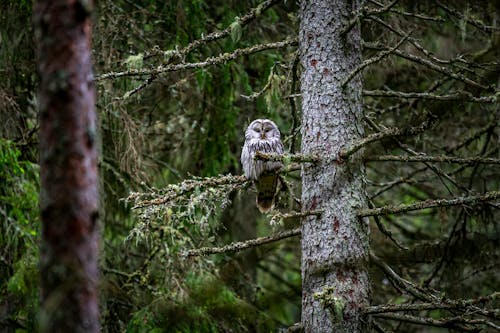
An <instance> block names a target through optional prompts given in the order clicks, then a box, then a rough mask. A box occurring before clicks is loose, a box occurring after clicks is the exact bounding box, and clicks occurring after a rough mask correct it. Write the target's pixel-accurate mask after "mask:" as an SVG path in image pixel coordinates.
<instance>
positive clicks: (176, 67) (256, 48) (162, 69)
mask: <svg viewBox="0 0 500 333" xmlns="http://www.w3.org/2000/svg"><path fill="white" fill-rule="evenodd" d="M292 45H297V39H287V40H284V41H280V42H274V43H266V44H258V45H253V46H250V47H247V48H243V49H236V50H234V51H233V52H230V53H223V54H220V55H218V56H216V57H210V58H207V59H205V61H200V62H191V63H180V64H171V65H166V66H162V65H160V66H157V67H156V68H142V69H130V70H127V71H122V72H110V73H106V74H101V75H97V76H96V78H95V79H96V81H102V80H108V79H116V78H120V77H138V76H139V77H142V76H149V75H158V74H163V73H168V72H177V71H180V70H186V69H198V68H205V67H209V66H215V65H221V64H225V63H227V62H229V61H232V60H234V59H237V58H239V57H242V56H245V55H250V54H253V53H257V52H261V51H264V50H270V49H280V48H285V47H288V46H292Z"/></svg>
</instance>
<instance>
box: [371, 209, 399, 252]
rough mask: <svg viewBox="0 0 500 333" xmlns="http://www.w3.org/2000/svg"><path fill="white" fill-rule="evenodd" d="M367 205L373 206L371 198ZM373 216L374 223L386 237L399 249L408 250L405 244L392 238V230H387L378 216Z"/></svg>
mask: <svg viewBox="0 0 500 333" xmlns="http://www.w3.org/2000/svg"><path fill="white" fill-rule="evenodd" d="M368 207H370V208H375V205H374V204H373V202H372V201H371V200H369V201H368ZM373 218H374V220H375V223H376V224H377V227H378V229H379V230H380V232H381V233H383V234H384V235H385V236H387V238H389V239H390V240H391V241H392V242H393V243H394V244H395V245H396V246H397V247H398V248H400V249H401V250H409V249H408V248H407V247H406V246H404V245H402V244H400V243H399V241H398V240H397V239H396V238H394V236H393V235H392V232H390V231H389V230H387V229H386V228H385V226H384V225H383V224H382V222H381V221H380V219H379V217H378V216H374V217H373Z"/></svg>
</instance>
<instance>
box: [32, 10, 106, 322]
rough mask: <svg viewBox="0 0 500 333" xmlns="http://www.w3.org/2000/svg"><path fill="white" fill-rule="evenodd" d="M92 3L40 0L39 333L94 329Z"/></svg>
mask: <svg viewBox="0 0 500 333" xmlns="http://www.w3.org/2000/svg"><path fill="white" fill-rule="evenodd" d="M89 6H91V1H83V0H81V1H78V0H39V1H37V2H36V4H35V8H34V20H35V26H36V36H37V43H38V71H39V74H40V78H41V85H40V92H39V109H40V173H41V182H42V188H41V193H40V206H41V207H40V208H41V217H42V244H41V258H40V270H41V288H42V290H41V299H42V311H41V316H40V330H41V331H42V332H98V331H99V320H98V297H97V283H98V268H97V258H98V227H97V218H98V202H99V195H98V194H99V193H98V175H97V149H96V143H97V142H96V115H95V108H94V104H95V89H94V83H93V74H92V63H91V56H90V37H91V26H90V7H89Z"/></svg>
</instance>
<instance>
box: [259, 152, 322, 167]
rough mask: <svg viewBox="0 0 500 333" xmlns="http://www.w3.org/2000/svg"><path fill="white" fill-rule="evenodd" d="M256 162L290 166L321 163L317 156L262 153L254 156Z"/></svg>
mask: <svg viewBox="0 0 500 333" xmlns="http://www.w3.org/2000/svg"><path fill="white" fill-rule="evenodd" d="M254 159H255V160H261V161H266V162H283V163H285V164H289V163H290V162H296V163H317V162H319V157H318V156H315V155H304V154H273V153H269V154H265V153H262V152H259V151H258V152H256V153H255V156H254Z"/></svg>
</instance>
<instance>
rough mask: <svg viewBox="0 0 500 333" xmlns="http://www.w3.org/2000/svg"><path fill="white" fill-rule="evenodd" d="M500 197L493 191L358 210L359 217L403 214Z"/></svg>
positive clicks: (499, 194)
mask: <svg viewBox="0 0 500 333" xmlns="http://www.w3.org/2000/svg"><path fill="white" fill-rule="evenodd" d="M498 198H500V192H498V191H491V192H486V193H484V194H482V195H473V196H468V197H460V198H454V199H437V200H424V201H419V202H416V203H413V204H409V205H398V206H384V207H379V208H373V209H361V210H359V211H358V216H359V217H365V216H375V215H388V214H401V213H405V212H409V211H413V210H421V209H427V208H434V207H450V206H458V205H465V204H475V203H479V202H485V201H491V200H496V199H498Z"/></svg>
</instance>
